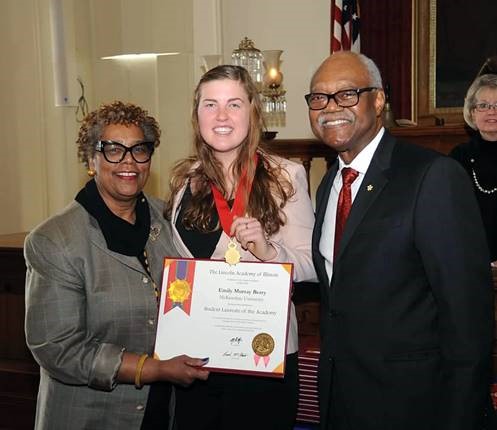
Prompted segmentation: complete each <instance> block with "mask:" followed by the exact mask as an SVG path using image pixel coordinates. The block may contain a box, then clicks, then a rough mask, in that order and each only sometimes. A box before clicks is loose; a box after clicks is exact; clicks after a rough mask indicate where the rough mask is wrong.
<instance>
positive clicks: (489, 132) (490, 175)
mask: <svg viewBox="0 0 497 430" xmlns="http://www.w3.org/2000/svg"><path fill="white" fill-rule="evenodd" d="M495 73H497V70H495ZM463 113H464V119H465V121H466V123H467V124H468V125H469V126H470V127H471V128H472V129H473V130H475V131H476V133H474V135H473V137H472V138H471V140H470V141H469V142H467V143H464V144H462V145H459V146H457V147H455V148H454V149H453V150H452V152H451V154H450V155H451V156H452V157H453V158H455V159H456V160H458V161H459V162H460V163H461V164H462V165H463V167H464V168H465V169H466V171H467V172H468V174H469V176H470V177H471V180H472V182H473V188H474V190H475V194H476V198H477V200H478V204H479V206H480V211H481V215H482V218H483V223H484V226H485V231H486V235H487V241H488V246H489V249H490V258H491V261H492V262H493V263H494V264H497V74H490V73H487V74H485V75H481V76H478V77H477V78H476V79H475V80H474V81H473V83H472V84H471V86H470V87H469V89H468V92H467V94H466V98H465V100H464V110H463Z"/></svg>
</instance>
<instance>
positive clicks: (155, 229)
mask: <svg viewBox="0 0 497 430" xmlns="http://www.w3.org/2000/svg"><path fill="white" fill-rule="evenodd" d="M159 234H160V225H157V224H154V225H151V226H150V233H149V237H150V240H152V241H156V240H157V238H158V237H159Z"/></svg>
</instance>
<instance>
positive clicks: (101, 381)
mask: <svg viewBox="0 0 497 430" xmlns="http://www.w3.org/2000/svg"><path fill="white" fill-rule="evenodd" d="M147 199H148V201H149V204H150V215H151V229H150V230H151V231H150V236H149V239H148V241H147V244H146V251H147V254H148V259H149V264H150V267H151V270H152V276H153V281H154V282H155V283H156V284H157V285H158V286H159V287H160V281H161V276H162V264H163V263H162V262H163V258H164V257H165V256H177V252H176V250H175V248H174V246H173V245H172V240H171V230H170V227H169V225H168V224H167V223H166V222H165V221H164V220H163V218H162V206H163V203H162V202H161V201H159V200H157V199H153V198H150V197H147ZM24 255H25V259H26V265H27V274H26V339H27V344H28V346H29V348H30V349H31V352H32V353H33V356H34V357H35V359H36V361H37V362H38V363H39V364H40V367H41V369H40V372H41V379H40V388H39V393H38V403H37V410H36V429H49V430H56V429H67V428H71V429H99V430H105V429H120V428H126V429H139V428H140V425H141V422H142V419H143V414H144V410H145V405H146V402H147V397H148V391H149V388H148V387H147V386H145V387H143V388H142V389H141V390H138V389H136V388H135V387H134V386H133V385H132V384H116V382H115V377H116V375H117V371H118V369H119V366H120V364H121V358H122V353H123V351H124V350H126V351H129V352H135V353H138V354H141V353H148V354H152V353H153V348H154V341H155V332H156V324H157V303H156V298H155V293H154V287H153V283H152V280H151V279H150V277H149V276H148V275H147V273H146V271H145V270H144V269H143V267H142V265H141V264H140V262H139V261H138V259H137V258H136V257H127V256H124V255H121V254H118V253H116V252H112V251H110V250H109V249H107V245H106V243H105V239H104V237H103V234H102V232H101V230H100V228H99V226H98V223H97V221H96V220H95V219H94V218H93V217H92V216H90V215H89V213H88V212H87V211H86V210H85V209H84V208H83V207H82V206H81V205H80V204H79V203H77V202H75V201H74V202H72V203H71V204H69V205H68V206H67V207H66V208H65V209H64V210H63V211H62V212H61V213H60V214H58V215H56V216H54V217H52V218H50V219H48V220H47V221H45V222H44V223H42V224H41V225H40V226H38V227H37V228H35V229H34V230H33V231H32V232H31V233H30V234H29V235H28V237H27V238H26V242H25V247H24ZM165 410H167V405H165Z"/></svg>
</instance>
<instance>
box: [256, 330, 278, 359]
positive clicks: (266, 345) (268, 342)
mask: <svg viewBox="0 0 497 430" xmlns="http://www.w3.org/2000/svg"><path fill="white" fill-rule="evenodd" d="M252 349H253V351H254V352H255V353H256V354H257V355H259V356H261V357H266V356H268V355H269V354H271V353H272V352H273V350H274V339H273V338H272V337H271V335H269V334H267V333H259V334H258V335H256V336H255V337H254V339H253V340H252Z"/></svg>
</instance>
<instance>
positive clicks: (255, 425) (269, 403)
mask: <svg viewBox="0 0 497 430" xmlns="http://www.w3.org/2000/svg"><path fill="white" fill-rule="evenodd" d="M286 366H287V367H286V372H285V378H284V379H275V378H267V377H258V376H248V375H247V376H245V375H229V374H221V373H211V374H210V376H209V379H208V380H207V381H195V383H194V384H193V385H192V386H190V387H188V388H178V389H177V390H176V427H175V428H176V429H177V430H192V429H195V430H232V429H237V430H245V429H246V430H249V429H250V430H253V429H258V430H273V429H275V430H276V429H277V430H285V429H288V430H290V429H292V428H293V425H294V422H295V416H296V414H297V403H298V358H297V353H295V354H289V355H287V360H286Z"/></svg>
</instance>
